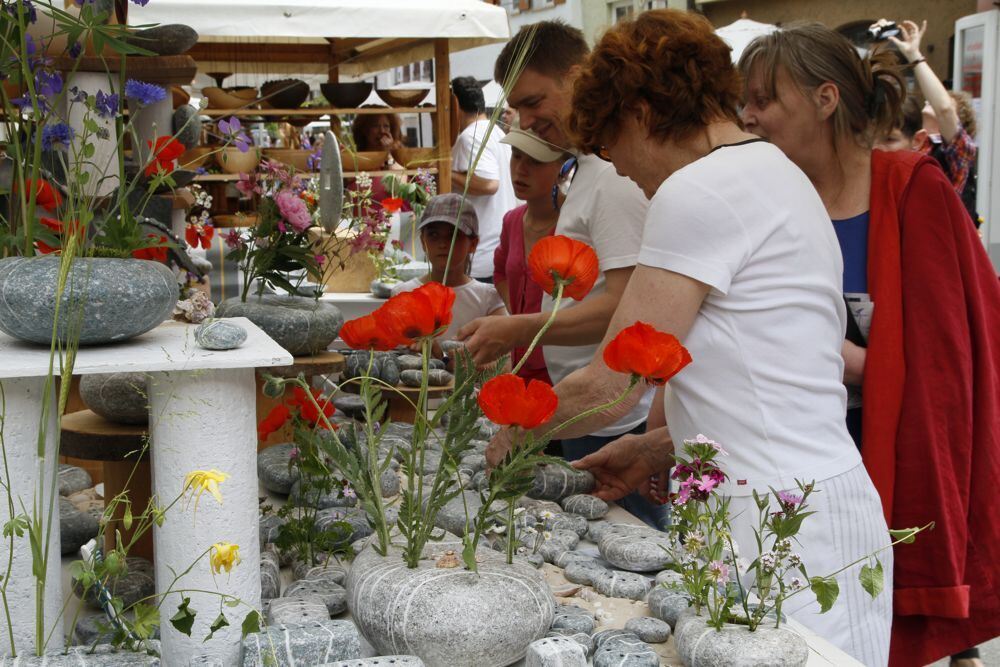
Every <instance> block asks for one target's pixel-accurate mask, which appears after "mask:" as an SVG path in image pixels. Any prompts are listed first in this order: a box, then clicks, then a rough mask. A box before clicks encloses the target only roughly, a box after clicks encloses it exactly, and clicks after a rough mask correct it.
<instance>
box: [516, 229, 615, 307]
mask: <svg viewBox="0 0 1000 667" xmlns="http://www.w3.org/2000/svg"><path fill="white" fill-rule="evenodd" d="M528 268H529V269H530V271H531V278H532V280H534V281H535V282H536V283H538V284H539V286H541V288H542V289H543V290H545V292H547V293H548V294H555V291H556V284H557V283H556V281H557V280H558V281H562V282H563V283H565V285H566V286H565V287H564V288H563V294H564V295H565V296H568V297H569V298H571V299H576V300H577V301H579V300H581V299H583V297H585V296H587V294H588V293H590V290H591V289H593V287H594V283H595V282H597V272H598V264H597V253H595V252H594V249H593V248H591V247H590V246H589V245H587V244H586V243H582V242H581V241H577V240H575V239H571V238H570V237H568V236H562V235H559V236H547V237H545V238H543V239H541V240H540V241H538V242H537V243H536V244H535V247H534V248H532V249H531V254H530V255H529V256H528Z"/></svg>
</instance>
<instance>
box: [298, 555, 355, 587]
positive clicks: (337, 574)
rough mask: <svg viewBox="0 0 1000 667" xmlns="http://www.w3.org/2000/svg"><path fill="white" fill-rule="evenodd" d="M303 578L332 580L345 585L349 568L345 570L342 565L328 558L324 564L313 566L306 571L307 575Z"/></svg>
mask: <svg viewBox="0 0 1000 667" xmlns="http://www.w3.org/2000/svg"><path fill="white" fill-rule="evenodd" d="M302 579H304V580H309V581H313V580H326V581H332V582H333V583H335V584H340V585H341V586H343V585H344V580H345V579H347V570H345V569H344V568H343V567H341V566H340V565H335V564H334V563H331V562H330V561H329V560H328V561H327V562H326V563H324V564H322V565H317V566H316V567H313V568H311V569H310V570H309V571H308V572H306V573H305V576H303V577H302Z"/></svg>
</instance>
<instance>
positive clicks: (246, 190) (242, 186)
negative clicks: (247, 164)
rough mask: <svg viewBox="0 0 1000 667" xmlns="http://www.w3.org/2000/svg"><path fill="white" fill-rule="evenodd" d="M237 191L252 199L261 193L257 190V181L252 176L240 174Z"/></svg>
mask: <svg viewBox="0 0 1000 667" xmlns="http://www.w3.org/2000/svg"><path fill="white" fill-rule="evenodd" d="M236 189H237V190H239V191H240V192H241V193H242V194H244V195H246V196H247V197H252V196H253V195H254V194H259V192H260V190H259V189H258V188H257V179H256V178H254V177H253V176H251V175H250V174H240V178H239V180H237V181H236Z"/></svg>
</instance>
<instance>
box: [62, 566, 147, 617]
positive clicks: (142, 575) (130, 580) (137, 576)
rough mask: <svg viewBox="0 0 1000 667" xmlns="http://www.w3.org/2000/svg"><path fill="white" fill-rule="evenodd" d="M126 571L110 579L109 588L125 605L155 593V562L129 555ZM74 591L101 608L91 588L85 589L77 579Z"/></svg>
mask: <svg viewBox="0 0 1000 667" xmlns="http://www.w3.org/2000/svg"><path fill="white" fill-rule="evenodd" d="M125 565H126V569H125V573H124V574H122V575H119V576H118V577H114V578H112V579H111V580H110V585H109V586H108V588H109V589H110V590H111V594H112V595H114V596H115V597H118V598H121V600H122V606H123V607H130V606H132V605H133V604H135V603H136V602H138V601H140V600H142V599H144V598H148V597H149V596H151V595H153V593H154V592H155V588H156V575H155V573H154V572H153V564H152V563H150V562H149V561H148V560H146V559H145V558H140V557H138V556H129V557H128V558H126V559H125ZM73 592H74V593H75V594H76V596H77V597H78V598H80V599H81V600H83V601H84V602H86V603H87V604H88V605H90V606H91V607H93V608H94V609H100V608H101V607H100V605H99V604H98V603H97V598H96V596H95V595H94V593H93V592H92V591H90V590H87V591H84V589H83V586H81V585H80V582H79V581H78V580H76V579H74V580H73Z"/></svg>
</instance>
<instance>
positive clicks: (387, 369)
mask: <svg viewBox="0 0 1000 667" xmlns="http://www.w3.org/2000/svg"><path fill="white" fill-rule="evenodd" d="M379 371H380V372H379V378H381V379H382V381H383V382H385V383H386V384H388V385H390V386H392V387H395V386H396V385H397V384H399V373H400V368H399V363H398V362H397V361H396V357H395V356H388V357H386V358H385V359H383V360H382V367H381V368H380V369H379Z"/></svg>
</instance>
